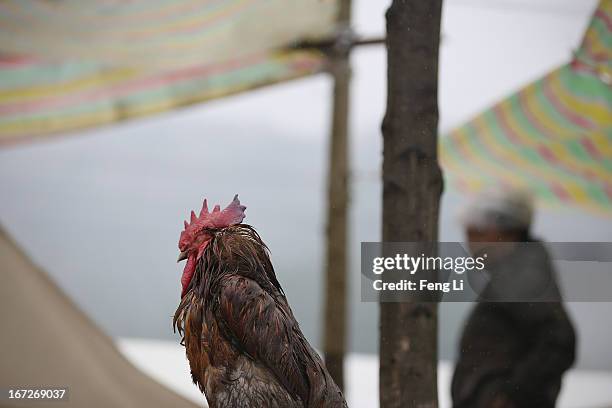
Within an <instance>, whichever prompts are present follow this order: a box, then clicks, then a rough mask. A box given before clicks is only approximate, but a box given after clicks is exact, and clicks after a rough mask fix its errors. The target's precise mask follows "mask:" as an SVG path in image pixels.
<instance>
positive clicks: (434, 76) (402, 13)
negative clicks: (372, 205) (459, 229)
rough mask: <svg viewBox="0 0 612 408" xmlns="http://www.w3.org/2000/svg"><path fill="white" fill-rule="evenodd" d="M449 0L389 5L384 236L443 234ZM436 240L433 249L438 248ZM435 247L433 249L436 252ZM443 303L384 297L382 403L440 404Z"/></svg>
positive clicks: (428, 238)
mask: <svg viewBox="0 0 612 408" xmlns="http://www.w3.org/2000/svg"><path fill="white" fill-rule="evenodd" d="M441 8H442V0H427V1H422V0H394V1H393V3H392V5H391V7H390V8H389V10H388V11H387V14H386V18H387V50H388V57H387V58H388V65H387V74H388V83H387V111H386V114H385V118H384V120H383V124H382V132H383V214H382V224H383V241H385V242H392V241H411V242H416V241H420V242H436V241H437V240H438V212H439V200H440V195H441V193H442V174H441V171H440V167H439V166H438V159H437V127H438V101H437V93H438V48H439V43H440V14H441ZM435 247H436V246H435V245H434V246H433V248H432V249H431V252H434V253H435V251H436V248H435ZM434 253H429V254H427V255H434ZM437 306H438V304H437V303H436V302H434V301H430V302H423V301H422V300H420V299H414V300H412V301H411V302H403V303H402V302H398V303H382V302H381V304H380V372H379V374H380V382H379V384H380V385H379V391H380V407H381V408H399V407H427V408H434V407H437V404H438V402H437V398H438V395H437V394H438V391H437V363H438V358H437V346H438V345H437V334H438V333H437V330H438V307H437Z"/></svg>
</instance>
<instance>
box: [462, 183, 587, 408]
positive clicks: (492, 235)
mask: <svg viewBox="0 0 612 408" xmlns="http://www.w3.org/2000/svg"><path fill="white" fill-rule="evenodd" d="M532 215H533V207H532V203H531V200H530V197H529V196H528V195H527V194H526V193H524V192H521V191H518V190H490V191H487V192H485V193H483V194H481V195H480V196H478V197H476V199H475V200H474V201H473V202H472V203H471V204H470V205H469V206H468V207H467V208H466V210H465V212H464V214H463V217H462V218H463V219H462V221H463V225H464V228H465V232H466V236H467V240H468V245H469V247H470V251H471V252H472V254H473V255H474V256H477V255H478V254H480V255H482V254H485V253H486V255H487V261H486V271H487V278H488V282H487V283H486V285H484V288H483V290H482V291H481V292H480V294H479V300H478V303H477V304H476V306H475V307H474V309H473V310H472V312H471V314H470V315H469V317H468V319H467V321H466V324H465V327H464V330H463V334H462V337H461V340H460V348H459V355H458V361H457V364H456V367H455V372H454V375H453V381H452V388H451V393H452V399H453V406H454V407H455V408H467V407H470V408H481V407H487V408H523V407H537V408H549V407H554V406H555V403H556V399H557V396H558V394H559V392H560V390H561V382H562V377H563V374H564V373H565V371H566V370H567V369H568V368H570V367H571V366H572V364H573V362H574V359H575V347H576V344H575V342H576V339H575V332H574V328H573V325H572V323H571V321H570V319H569V317H568V315H567V312H566V310H565V308H564V306H563V304H562V303H561V294H560V291H559V288H558V285H557V282H556V279H555V273H554V270H553V266H552V263H551V261H550V258H549V256H548V253H547V251H546V249H545V247H544V245H543V244H542V243H541V242H539V241H538V240H536V239H534V238H533V237H532V235H531V233H530V227H531V221H532ZM534 300H535V301H534Z"/></svg>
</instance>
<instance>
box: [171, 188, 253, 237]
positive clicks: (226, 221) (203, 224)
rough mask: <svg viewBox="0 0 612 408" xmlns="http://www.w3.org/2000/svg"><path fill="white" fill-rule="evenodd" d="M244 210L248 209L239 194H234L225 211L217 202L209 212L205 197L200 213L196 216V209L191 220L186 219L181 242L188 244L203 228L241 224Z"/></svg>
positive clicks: (192, 212)
mask: <svg viewBox="0 0 612 408" xmlns="http://www.w3.org/2000/svg"><path fill="white" fill-rule="evenodd" d="M244 210H246V206H244V205H241V204H240V200H239V199H238V194H236V195H235V196H234V199H233V200H232V202H231V203H229V205H228V206H227V207H225V209H224V210H223V211H221V206H220V205H218V204H217V205H215V207H214V208H213V210H212V212H209V211H208V202H207V200H206V199H204V204H203V205H202V210H200V215H199V216H196V213H195V211H191V220H190V222H187V221H185V230H184V231H183V232H182V233H181V239H180V241H179V244H180V243H185V244H187V243H188V242H189V241H191V240H192V239H194V237H195V236H196V235H197V234H198V233H199V232H200V231H201V230H202V229H203V228H224V227H229V226H230V225H236V224H240V223H241V222H242V220H243V219H244V217H245V215H244Z"/></svg>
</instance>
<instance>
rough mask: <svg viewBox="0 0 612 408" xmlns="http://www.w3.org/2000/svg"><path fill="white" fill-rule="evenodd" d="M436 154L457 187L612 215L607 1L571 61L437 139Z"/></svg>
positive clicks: (610, 14)
mask: <svg viewBox="0 0 612 408" xmlns="http://www.w3.org/2000/svg"><path fill="white" fill-rule="evenodd" d="M440 159H441V161H442V164H443V166H444V167H445V170H446V177H447V179H448V181H449V183H450V184H451V185H453V186H455V187H457V188H458V189H460V190H464V191H478V190H480V189H482V188H484V187H487V186H489V185H492V184H496V185H500V184H501V185H509V186H513V187H518V188H527V189H529V190H531V191H532V192H533V193H534V194H535V196H536V197H538V198H539V199H541V201H543V202H545V203H549V204H553V205H558V204H561V205H565V204H572V205H580V206H582V207H585V208H588V209H591V210H594V211H596V212H601V213H605V214H610V213H612V0H603V1H601V2H600V4H599V7H598V8H597V10H596V12H595V14H594V16H593V19H592V20H591V23H590V25H589V27H588V29H587V32H586V34H585V36H584V40H583V42H582V45H581V46H580V49H579V50H578V51H577V52H576V53H575V56H574V58H573V60H572V61H571V62H570V63H568V64H567V65H563V66H561V67H560V68H558V69H555V70H554V71H552V72H551V73H549V74H547V75H545V76H544V77H543V78H541V79H539V80H537V81H535V82H533V83H531V84H530V85H528V86H527V87H526V88H524V89H522V90H520V91H519V92H517V93H515V94H513V95H511V96H510V97H508V98H507V99H505V100H503V101H502V102H500V103H498V104H496V105H495V106H493V107H492V108H490V109H488V110H486V111H485V112H483V113H482V114H480V115H478V116H477V117H476V118H474V119H472V120H470V121H469V122H468V123H466V124H465V125H463V126H461V127H460V128H458V129H456V130H454V131H453V132H451V133H450V134H449V135H447V136H446V137H444V138H442V141H441V146H440Z"/></svg>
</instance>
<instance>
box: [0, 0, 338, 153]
mask: <svg viewBox="0 0 612 408" xmlns="http://www.w3.org/2000/svg"><path fill="white" fill-rule="evenodd" d="M336 12H337V1H336V0H296V1H292V2H286V1H284V0H128V1H125V0H121V1H118V0H63V1H60V2H56V1H46V0H4V1H0V144H3V143H11V142H16V141H21V140H25V139H28V138H31V137H36V136H44V135H49V134H53V133H65V132H69V131H73V130H77V129H83V128H87V127H92V126H98V125H102V124H106V123H111V122H116V121H120V120H124V119H127V118H132V117H136V116H141V115H147V114H152V113H156V112H161V111H164V110H168V109H172V108H175V107H178V106H183V105H188V104H193V103H197V102H202V101H205V100H209V99H212V98H217V97H220V96H225V95H228V94H232V93H235V92H240V91H244V90H247V89H252V88H254V87H258V86H262V85H267V84H271V83H276V82H280V81H284V80H288V79H293V78H296V77H300V76H304V75H308V74H312V73H316V72H319V71H320V70H321V69H322V68H323V66H324V59H323V56H322V55H321V54H319V53H317V52H313V51H304V50H302V51H299V50H292V49H290V47H289V46H290V45H292V44H294V43H296V42H298V41H302V40H307V39H316V38H323V37H328V36H331V35H333V32H334V30H335V29H336V27H335V14H336Z"/></svg>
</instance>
